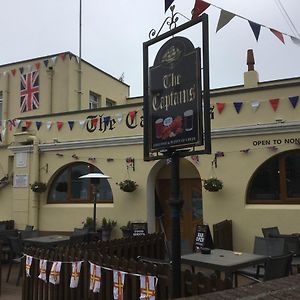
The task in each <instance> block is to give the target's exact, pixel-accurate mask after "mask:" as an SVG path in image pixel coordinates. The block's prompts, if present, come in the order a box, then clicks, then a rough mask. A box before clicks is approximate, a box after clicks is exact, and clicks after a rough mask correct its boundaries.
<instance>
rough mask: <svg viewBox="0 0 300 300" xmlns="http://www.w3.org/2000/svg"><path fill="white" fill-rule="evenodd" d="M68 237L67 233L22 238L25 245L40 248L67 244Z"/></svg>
mask: <svg viewBox="0 0 300 300" xmlns="http://www.w3.org/2000/svg"><path fill="white" fill-rule="evenodd" d="M69 241H70V237H69V236H67V235H47V236H38V237H32V238H27V239H23V242H24V244H25V246H35V247H41V248H53V247H56V246H62V245H64V244H68V243H69Z"/></svg>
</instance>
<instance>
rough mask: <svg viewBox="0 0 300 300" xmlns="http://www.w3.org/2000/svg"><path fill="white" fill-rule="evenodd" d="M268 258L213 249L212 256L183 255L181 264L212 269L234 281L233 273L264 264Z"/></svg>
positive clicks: (199, 253) (198, 254) (197, 253)
mask: <svg viewBox="0 0 300 300" xmlns="http://www.w3.org/2000/svg"><path fill="white" fill-rule="evenodd" d="M267 258H268V256H265V255H257V254H252V253H244V252H236V251H230V250H223V249H212V250H211V253H210V254H202V253H201V252H196V253H191V254H186V255H182V256H181V263H182V264H187V265H192V266H195V267H202V268H207V269H211V270H214V271H216V273H217V274H219V275H220V273H221V272H224V273H225V277H230V278H231V279H232V275H233V273H234V272H235V271H237V270H238V269H242V268H245V267H249V266H253V265H257V264H261V263H264V262H265V261H266V260H267Z"/></svg>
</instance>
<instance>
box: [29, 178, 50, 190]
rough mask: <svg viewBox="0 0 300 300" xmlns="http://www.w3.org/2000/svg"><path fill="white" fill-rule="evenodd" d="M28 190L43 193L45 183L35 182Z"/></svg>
mask: <svg viewBox="0 0 300 300" xmlns="http://www.w3.org/2000/svg"><path fill="white" fill-rule="evenodd" d="M30 188H31V190H32V191H33V192H35V193H43V192H45V191H46V189H47V185H46V183H43V182H39V181H35V182H34V183H33V184H31V185H30Z"/></svg>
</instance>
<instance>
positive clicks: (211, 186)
mask: <svg viewBox="0 0 300 300" xmlns="http://www.w3.org/2000/svg"><path fill="white" fill-rule="evenodd" d="M203 186H204V188H205V189H206V190H207V191H210V192H217V191H219V190H221V189H222V188H223V182H222V181H221V180H220V179H218V178H216V177H212V178H209V179H204V184H203Z"/></svg>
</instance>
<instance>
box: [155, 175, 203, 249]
mask: <svg viewBox="0 0 300 300" xmlns="http://www.w3.org/2000/svg"><path fill="white" fill-rule="evenodd" d="M157 194H158V195H157V196H158V201H159V204H160V207H161V210H162V223H163V225H164V229H165V232H166V236H167V240H171V225H172V220H171V212H170V206H169V200H170V195H171V182H170V180H169V179H160V180H159V181H158V190H157ZM180 197H182V199H183V207H182V210H181V217H180V220H181V222H180V230H181V239H182V240H185V241H187V242H188V243H189V245H190V247H192V246H193V241H194V235H195V231H196V226H197V225H198V224H202V223H203V210H202V189H201V180H200V179H181V180H180Z"/></svg>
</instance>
